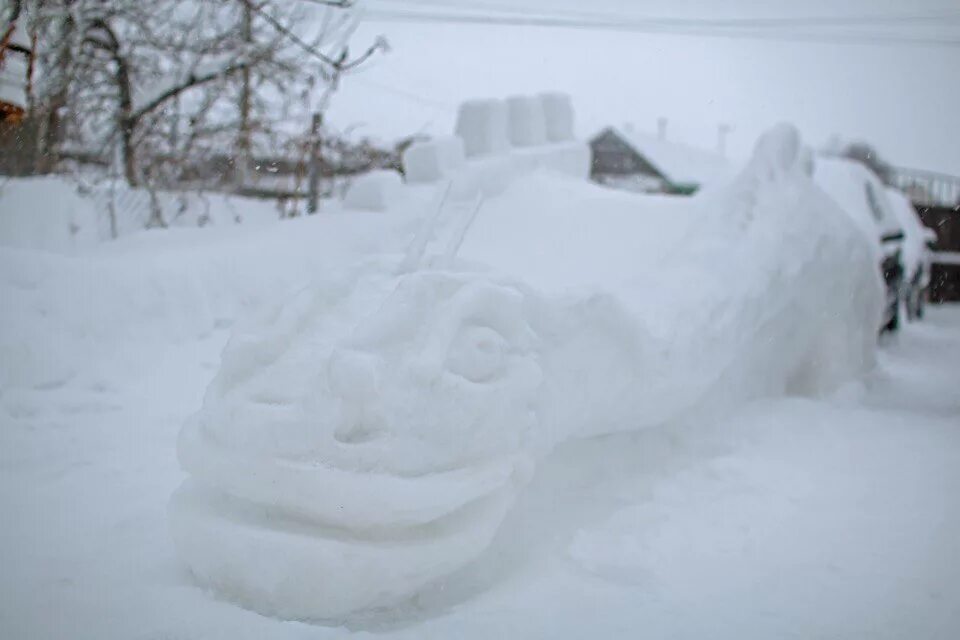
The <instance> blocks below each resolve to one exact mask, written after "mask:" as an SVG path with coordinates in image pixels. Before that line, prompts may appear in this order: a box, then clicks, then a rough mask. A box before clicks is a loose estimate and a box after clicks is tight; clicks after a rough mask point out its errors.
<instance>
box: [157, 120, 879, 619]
mask: <svg viewBox="0 0 960 640" xmlns="http://www.w3.org/2000/svg"><path fill="white" fill-rule="evenodd" d="M807 159H808V156H807V155H806V154H805V153H804V150H803V148H802V145H801V143H800V139H799V136H798V134H797V132H796V131H795V130H794V129H793V128H792V127H789V126H785V125H781V126H779V127H777V128H775V129H773V130H771V131H770V132H768V133H767V134H765V135H764V136H763V137H762V138H761V139H760V140H759V142H758V143H757V146H756V149H755V152H754V155H753V158H752V159H751V161H750V162H749V164H748V166H747V167H746V168H745V169H744V170H743V172H742V173H741V175H740V176H739V178H738V179H737V180H736V181H734V182H733V183H732V184H730V185H728V186H727V187H725V188H723V189H718V190H716V191H713V192H712V193H705V194H704V195H703V197H698V198H694V199H669V198H651V197H644V196H638V195H634V194H628V193H621V192H614V191H609V190H605V189H602V188H599V187H596V186H592V185H589V184H587V183H585V182H583V181H579V180H574V179H572V178H570V177H564V176H561V175H555V174H546V173H535V174H533V175H527V176H525V177H523V178H522V179H521V180H517V181H515V182H514V183H513V184H511V185H508V186H507V187H506V189H505V191H503V193H502V194H500V195H498V196H496V197H492V198H490V199H488V200H486V201H485V203H484V205H483V208H482V210H481V211H480V213H479V215H478V216H477V218H476V221H475V223H474V224H473V226H472V228H470V229H469V231H468V233H467V234H466V237H465V239H463V243H462V246H460V240H461V239H462V238H459V237H457V238H456V239H455V243H456V246H454V249H456V247H459V254H458V257H457V258H456V259H455V260H453V261H450V260H443V261H442V264H443V266H442V267H437V266H433V265H435V264H437V263H436V262H431V261H430V260H427V259H423V260H420V261H419V263H418V264H417V267H416V268H414V269H412V270H408V271H405V272H403V273H400V274H397V273H392V272H389V271H387V270H383V269H381V270H366V271H360V270H358V271H356V272H353V273H342V274H339V275H331V276H330V277H329V278H328V280H326V281H324V282H321V283H318V284H316V285H314V286H312V287H310V288H307V289H305V290H303V291H302V292H300V293H299V294H298V295H297V296H296V297H295V298H294V299H293V300H291V301H289V302H288V303H287V304H286V305H284V306H283V307H281V308H279V309H277V310H275V311H274V312H273V313H270V314H266V315H264V316H263V317H260V318H255V319H251V320H249V321H248V322H247V323H246V324H245V325H244V326H242V327H238V329H237V330H236V331H235V333H234V335H233V337H232V338H231V341H230V343H229V344H228V346H227V348H226V351H225V352H224V355H223V361H222V367H221V370H220V372H219V374H218V375H217V376H216V378H215V379H214V381H213V382H212V384H211V386H210V388H209V389H208V392H207V395H206V398H205V400H204V403H203V407H202V409H201V411H200V412H199V413H198V414H197V415H196V416H195V417H194V418H193V419H192V420H191V421H190V422H189V423H188V424H187V425H186V426H185V427H184V429H183V431H182V433H181V435H180V440H179V447H178V455H179V458H180V461H181V464H182V465H183V467H184V469H185V470H186V471H187V472H188V473H189V474H190V477H189V479H188V480H187V481H186V482H185V483H184V485H183V486H182V487H181V488H180V489H179V490H178V492H177V493H176V494H175V495H174V497H173V499H172V501H171V505H170V517H171V525H172V532H173V537H174V540H175V543H176V546H177V549H178V552H179V554H180V556H181V558H182V559H183V561H184V562H185V563H186V565H187V566H188V567H189V568H190V569H191V571H192V573H193V574H194V575H195V576H196V578H197V579H198V580H199V581H200V582H202V583H203V584H205V585H209V586H211V587H214V588H215V589H216V590H218V591H219V592H220V593H222V594H224V595H225V596H227V597H229V598H231V599H233V600H236V601H238V602H240V603H242V604H243V605H245V606H248V607H250V608H253V609H256V610H258V611H261V612H263V613H267V614H271V615H277V616H280V617H285V618H298V619H344V618H346V617H348V616H351V615H353V614H355V613H357V612H359V611H363V610H370V609H377V608H381V607H389V606H393V605H396V604H397V603H400V602H402V601H404V600H405V599H407V598H409V597H410V596H412V595H414V594H416V593H417V592H418V591H419V590H420V589H422V588H423V587H425V586H426V585H428V584H429V583H432V582H434V581H437V580H439V579H442V578H444V577H445V576H447V575H448V574H450V573H451V572H453V571H454V570H455V569H457V568H459V567H461V566H463V565H465V564H466V563H468V562H470V561H471V560H473V559H474V558H476V557H477V556H478V555H479V554H481V553H482V552H483V550H484V549H485V548H486V547H487V546H488V544H489V543H490V540H491V538H492V537H493V535H494V533H495V532H496V531H497V529H498V527H499V526H500V523H501V522H502V521H503V519H504V517H505V514H506V513H507V511H508V510H509V509H510V507H511V505H512V504H513V502H514V500H515V498H516V496H517V494H518V492H519V490H520V489H521V488H522V487H523V486H524V485H525V483H526V482H527V481H528V479H529V478H530V476H531V474H532V472H533V470H534V469H535V467H536V465H537V463H538V461H539V460H541V459H543V457H544V456H546V455H547V454H548V453H549V452H550V451H551V450H552V449H553V448H554V447H555V446H556V445H558V444H559V443H561V442H565V441H569V440H573V439H577V438H586V437H590V436H594V435H597V434H603V433H611V432H616V431H626V430H634V429H639V428H643V427H645V426H648V425H654V424H660V423H663V422H665V421H669V420H673V419H677V418H679V417H682V416H690V415H696V414H697V413H700V412H710V413H711V414H715V413H716V412H718V411H725V410H729V409H733V408H735V407H737V406H740V405H742V404H743V403H744V402H746V401H747V400H749V399H751V398H755V397H758V396H775V395H782V394H786V393H817V392H820V391H824V390H828V389H830V388H833V387H834V386H836V385H837V384H839V383H841V382H843V381H844V380H847V379H849V378H850V377H852V376H855V375H857V374H859V373H860V372H862V371H863V370H864V369H865V368H866V367H868V366H869V365H870V364H871V362H872V357H873V346H874V343H875V338H876V331H877V325H878V323H879V318H880V309H881V305H882V286H881V283H880V281H879V275H878V274H877V273H876V268H875V263H874V261H873V259H872V256H871V251H870V247H869V245H868V242H867V241H866V240H865V239H864V237H863V235H862V234H861V233H859V232H858V231H857V229H856V228H855V227H854V226H853V224H852V223H851V222H850V221H849V220H848V218H847V216H845V215H844V214H843V213H842V212H841V211H840V210H839V209H837V206H836V205H835V204H834V203H833V202H832V201H831V200H830V199H829V198H827V197H826V196H825V195H824V194H823V193H821V192H820V191H819V190H818V189H817V188H816V187H815V186H814V185H813V183H812V182H811V180H810V176H809V164H808V162H806V160H807ZM454 253H456V251H450V250H448V251H446V252H445V253H443V254H442V255H445V256H448V257H449V256H450V255H452V254H454Z"/></svg>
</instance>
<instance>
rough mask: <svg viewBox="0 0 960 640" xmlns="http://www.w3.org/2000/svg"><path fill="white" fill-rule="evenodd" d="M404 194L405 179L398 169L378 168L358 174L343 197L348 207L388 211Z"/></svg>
mask: <svg viewBox="0 0 960 640" xmlns="http://www.w3.org/2000/svg"><path fill="white" fill-rule="evenodd" d="M402 195H403V180H402V179H401V178H400V174H399V173H397V172H396V171H389V170H378V171H371V172H370V173H365V174H363V175H362V176H357V178H355V179H354V181H353V182H352V183H351V184H350V188H349V189H348V190H347V193H346V195H345V196H344V198H343V206H344V207H345V208H347V209H359V210H361V211H386V210H387V209H388V208H389V207H390V206H391V205H392V204H395V203H396V202H397V201H398V200H399V199H400V198H401V197H402Z"/></svg>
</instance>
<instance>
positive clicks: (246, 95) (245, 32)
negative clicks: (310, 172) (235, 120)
mask: <svg viewBox="0 0 960 640" xmlns="http://www.w3.org/2000/svg"><path fill="white" fill-rule="evenodd" d="M240 30H241V33H240V37H241V38H242V40H243V44H244V52H243V55H244V56H245V57H248V58H249V56H250V55H251V49H252V48H253V9H252V7H251V6H250V3H249V2H244V3H243V20H242V23H241V26H240ZM250 83H251V78H250V65H249V64H247V65H244V67H243V70H242V72H241V85H240V130H239V132H238V134H237V157H236V158H234V169H235V171H234V178H235V180H236V185H235V186H236V187H237V189H238V190H239V189H241V188H243V187H246V186H248V182H249V181H248V179H247V178H248V176H249V172H250V155H251V154H250V150H251V146H252V145H251V134H250V127H251V124H250V93H251V87H250Z"/></svg>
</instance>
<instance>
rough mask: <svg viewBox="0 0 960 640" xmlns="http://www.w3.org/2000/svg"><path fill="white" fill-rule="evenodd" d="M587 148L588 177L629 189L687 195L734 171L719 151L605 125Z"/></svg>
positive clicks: (731, 164)
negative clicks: (713, 151) (588, 157)
mask: <svg viewBox="0 0 960 640" xmlns="http://www.w3.org/2000/svg"><path fill="white" fill-rule="evenodd" d="M590 150H591V155H592V163H591V170H590V177H591V179H593V180H594V181H596V182H599V183H601V184H605V185H609V186H611V187H617V188H622V189H627V190H631V191H643V192H649V193H672V194H682V195H689V194H692V193H695V192H696V191H697V190H699V189H700V188H701V187H703V186H705V185H707V184H711V183H714V182H718V181H723V180H726V179H729V178H732V177H733V176H734V175H735V173H736V165H734V164H733V163H731V162H730V161H729V160H727V159H726V158H724V157H723V156H721V155H719V154H716V153H712V152H710V151H705V150H703V149H697V148H695V147H690V146H687V145H683V144H678V143H675V142H668V141H667V140H664V139H662V138H660V137H658V136H654V135H649V134H645V133H641V132H638V131H633V130H629V129H619V128H616V127H607V128H606V129H604V130H603V131H601V132H599V133H598V134H597V135H595V136H594V137H593V138H591V140H590Z"/></svg>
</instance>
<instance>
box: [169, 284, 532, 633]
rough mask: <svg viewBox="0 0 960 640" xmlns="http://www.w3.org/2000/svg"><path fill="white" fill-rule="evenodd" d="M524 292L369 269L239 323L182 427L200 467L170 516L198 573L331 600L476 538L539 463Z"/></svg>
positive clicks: (243, 592) (348, 603)
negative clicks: (198, 406) (534, 461)
mask: <svg viewBox="0 0 960 640" xmlns="http://www.w3.org/2000/svg"><path fill="white" fill-rule="evenodd" d="M534 299H535V296H534V295H533V294H532V292H530V291H528V290H526V289H525V288H524V287H523V286H522V285H519V284H516V283H513V282H509V281H506V280H501V279H498V278H495V277H492V276H490V275H489V274H483V273H476V272H455V271H445V270H431V269H422V270H416V271H413V272H410V273H405V274H402V275H399V276H398V275H384V274H382V273H381V274H379V275H376V274H373V275H371V274H367V275H363V276H359V277H340V278H333V279H332V280H330V281H328V282H326V283H324V284H319V285H316V286H314V287H311V288H309V289H305V290H303V291H301V292H300V293H299V294H298V295H297V296H296V297H295V299H294V300H292V301H289V302H288V303H286V304H284V305H283V306H282V307H280V308H278V309H276V310H274V311H273V312H271V313H268V314H265V315H263V316H261V317H260V318H258V319H255V320H253V321H250V322H248V323H247V324H246V325H244V326H241V327H238V328H237V330H236V331H235V332H234V335H233V336H232V338H231V340H230V342H229V343H228V345H227V347H226V349H225V351H224V353H223V358H222V366H221V369H220V371H219V373H218V374H217V376H216V378H215V379H214V380H213V382H212V383H211V385H210V387H209V389H208V392H207V395H206V397H205V399H204V403H203V407H202V409H201V411H200V412H199V414H198V415H196V416H195V417H194V418H193V419H192V420H191V421H190V422H189V423H188V424H187V425H186V426H185V427H184V429H183V430H182V432H181V435H180V440H179V443H178V455H179V458H180V461H181V464H182V466H183V467H184V469H185V470H186V471H187V472H188V473H189V474H190V476H191V478H190V479H189V480H188V481H187V482H186V483H185V484H184V486H183V487H182V488H181V489H180V491H179V492H178V493H177V494H175V497H174V500H173V501H172V505H171V518H172V523H173V532H174V539H175V542H176V543H177V547H178V550H179V552H180V554H181V556H182V557H183V558H184V560H185V561H186V563H187V565H188V566H189V567H190V568H191V570H192V571H193V573H194V574H195V575H196V576H197V577H198V578H199V579H200V580H201V581H202V582H204V583H207V584H211V585H213V586H216V587H219V588H220V589H221V590H222V591H224V592H225V593H228V594H231V595H233V596H235V597H236V599H239V600H241V601H242V602H244V603H246V604H248V605H249V606H251V607H253V608H255V609H258V610H261V611H264V612H267V613H272V614H278V615H281V616H284V617H294V618H304V617H306V618H332V617H337V616H340V615H344V614H346V613H348V612H351V611H354V610H357V609H366V608H370V607H376V606H380V605H385V604H392V603H393V602H394V601H396V600H397V599H401V598H402V597H403V596H406V595H409V594H411V593H414V592H415V591H416V590H417V589H418V588H419V587H421V586H422V585H424V584H426V583H428V582H430V581H431V580H433V579H436V578H438V577H440V576H443V575H445V574H447V573H449V572H450V571H452V570H454V569H456V568H457V567H459V566H461V565H462V564H464V563H465V562H466V561H468V560H469V559H471V558H472V557H474V556H475V555H477V554H478V553H479V552H480V551H482V549H483V548H485V547H486V546H487V545H488V543H489V541H490V538H491V537H492V535H493V533H494V532H495V531H496V529H497V527H498V526H499V523H500V521H501V520H502V519H503V517H504V515H505V513H506V510H507V509H508V507H509V505H510V504H511V502H512V500H513V497H514V495H515V493H516V490H517V487H518V486H519V485H521V484H522V483H523V482H524V481H525V479H526V477H528V476H529V473H530V470H531V468H532V462H531V460H532V453H531V450H532V448H533V447H535V440H536V438H537V429H535V427H536V425H537V422H538V416H537V399H538V390H539V387H540V385H541V378H542V376H541V370H540V364H539V362H538V354H537V345H538V337H537V334H536V332H535V331H534V328H533V325H532V321H531V315H532V314H533V313H534V309H535V307H536V305H535V304H531V301H534V302H535V300H534ZM227 541H233V542H232V543H229V542H227ZM264 566H273V567H274V569H273V570H270V571H264V570H263V569H262V567H264ZM371 575H373V576H378V577H371ZM364 576H365V577H364ZM361 577H364V578H363V579H361Z"/></svg>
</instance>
